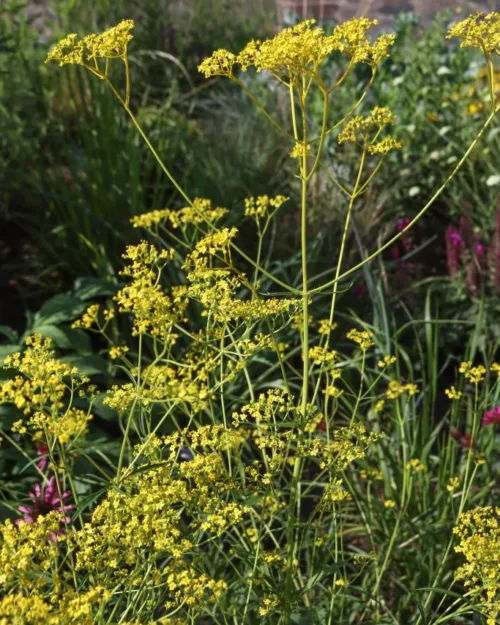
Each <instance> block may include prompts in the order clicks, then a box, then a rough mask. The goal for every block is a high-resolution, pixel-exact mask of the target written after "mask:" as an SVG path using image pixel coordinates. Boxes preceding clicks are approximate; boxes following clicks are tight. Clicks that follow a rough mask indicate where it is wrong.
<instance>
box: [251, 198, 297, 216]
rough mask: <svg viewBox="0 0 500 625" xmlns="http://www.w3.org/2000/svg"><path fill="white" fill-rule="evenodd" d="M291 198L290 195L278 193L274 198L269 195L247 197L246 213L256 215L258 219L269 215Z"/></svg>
mask: <svg viewBox="0 0 500 625" xmlns="http://www.w3.org/2000/svg"><path fill="white" fill-rule="evenodd" d="M289 199H290V198H289V197H286V196H284V195H276V196H275V197H273V198H270V197H269V196H268V195H259V196H258V197H247V198H245V215H246V216H248V217H254V218H255V219H257V220H258V219H262V218H263V217H269V216H270V215H272V214H274V212H275V211H277V210H278V209H279V208H281V206H282V205H283V204H284V203H285V202H286V201H287V200H289Z"/></svg>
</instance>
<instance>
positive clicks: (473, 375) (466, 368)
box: [458, 360, 486, 384]
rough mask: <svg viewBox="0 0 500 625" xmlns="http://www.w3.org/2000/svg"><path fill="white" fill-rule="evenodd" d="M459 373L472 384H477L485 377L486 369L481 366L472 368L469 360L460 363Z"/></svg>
mask: <svg viewBox="0 0 500 625" xmlns="http://www.w3.org/2000/svg"><path fill="white" fill-rule="evenodd" d="M458 370H459V372H460V373H463V375H464V377H465V378H466V379H467V380H469V382H471V383H472V384H479V382H482V381H483V380H484V378H485V376H486V367H484V366H483V365H477V366H476V367H473V366H472V361H471V360H466V361H464V362H462V363H460V367H459V369H458Z"/></svg>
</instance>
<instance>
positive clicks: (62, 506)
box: [16, 475, 75, 533]
mask: <svg viewBox="0 0 500 625" xmlns="http://www.w3.org/2000/svg"><path fill="white" fill-rule="evenodd" d="M28 496H29V498H30V499H31V501H32V505H31V506H30V507H28V506H24V505H23V506H19V507H18V510H19V512H21V513H22V514H23V515H24V516H23V518H22V519H17V521H16V524H19V523H22V522H24V523H32V522H33V521H36V520H37V518H38V517H39V516H45V515H46V514H48V513H49V512H53V511H55V512H60V513H61V515H64V516H63V517H62V518H61V523H65V524H68V523H70V522H71V519H70V517H69V516H67V515H65V513H66V512H69V511H70V510H74V507H75V506H73V505H72V504H66V503H65V502H64V500H65V499H67V498H68V497H70V496H71V493H70V492H69V491H65V492H64V493H62V494H61V496H59V492H58V489H57V483H56V478H55V476H54V475H53V476H52V477H51V478H50V479H49V481H48V483H47V485H46V486H45V488H44V489H43V492H42V488H41V486H40V484H35V488H34V490H33V492H31V493H29V494H28ZM63 533H64V532H63Z"/></svg>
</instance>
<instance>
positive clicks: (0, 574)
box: [0, 511, 65, 590]
mask: <svg viewBox="0 0 500 625" xmlns="http://www.w3.org/2000/svg"><path fill="white" fill-rule="evenodd" d="M64 516H65V515H64V514H61V513H60V512H55V511H51V512H49V513H48V514H45V515H40V516H39V517H38V518H37V519H36V521H34V522H32V523H27V522H21V523H19V525H15V524H14V523H13V522H12V521H11V520H10V519H7V520H6V521H4V523H3V524H2V525H0V586H1V587H2V590H9V589H10V588H14V587H16V586H21V587H22V588H24V589H26V590H41V589H43V588H44V587H47V586H50V583H51V574H50V573H51V571H53V563H54V562H55V561H56V560H57V558H58V556H59V553H60V545H61V541H63V540H64V536H60V537H58V539H57V540H54V537H56V536H58V534H59V531H60V527H61V521H62V520H63V518H64Z"/></svg>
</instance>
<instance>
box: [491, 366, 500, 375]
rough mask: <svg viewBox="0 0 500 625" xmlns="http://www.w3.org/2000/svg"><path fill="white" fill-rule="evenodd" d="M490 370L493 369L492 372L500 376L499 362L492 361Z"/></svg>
mask: <svg viewBox="0 0 500 625" xmlns="http://www.w3.org/2000/svg"><path fill="white" fill-rule="evenodd" d="M490 371H493V372H494V373H496V374H497V375H498V377H499V378H500V364H499V363H498V362H494V363H493V364H492V365H491V367H490Z"/></svg>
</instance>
